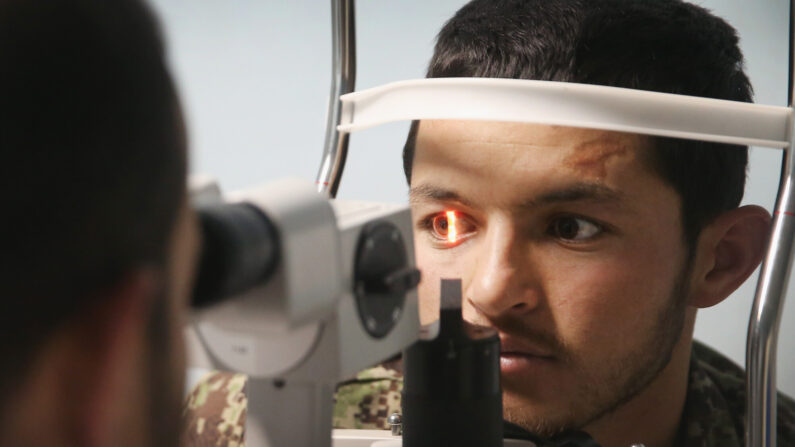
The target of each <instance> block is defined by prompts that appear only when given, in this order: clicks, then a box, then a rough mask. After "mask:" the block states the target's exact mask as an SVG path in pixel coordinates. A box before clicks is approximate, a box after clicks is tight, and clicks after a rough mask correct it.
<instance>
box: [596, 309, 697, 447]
mask: <svg viewBox="0 0 795 447" xmlns="http://www.w3.org/2000/svg"><path fill="white" fill-rule="evenodd" d="M694 322H695V313H693V315H692V316H691V315H688V318H687V322H686V323H685V327H684V329H683V330H682V335H681V337H680V339H679V341H678V342H677V343H676V346H675V347H674V350H673V352H672V354H671V361H670V362H669V363H668V365H666V367H665V368H663V370H662V371H660V374H658V375H657V377H656V378H655V379H654V380H652V382H651V383H649V385H648V386H647V387H646V388H645V389H643V390H642V391H641V392H640V393H638V394H637V395H636V396H635V397H633V398H632V399H631V400H630V401H628V402H627V403H625V404H623V405H622V406H621V407H619V408H617V409H616V410H615V411H613V412H611V413H610V414H607V415H605V416H603V417H601V418H599V419H598V420H596V421H594V422H592V423H590V424H588V425H587V426H586V427H584V429H585V431H587V432H588V433H589V434H591V436H593V437H594V438H595V439H596V440H597V441H598V442H599V445H600V446H602V447H630V446H631V445H632V444H638V443H640V444H644V445H645V446H646V447H674V446H675V443H676V436H677V434H678V432H679V425H680V422H681V418H682V412H683V410H684V406H685V400H686V398H687V387H688V374H689V371H690V350H691V344H692V341H693V325H694Z"/></svg>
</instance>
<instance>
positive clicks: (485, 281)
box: [464, 225, 541, 320]
mask: <svg viewBox="0 0 795 447" xmlns="http://www.w3.org/2000/svg"><path fill="white" fill-rule="evenodd" d="M490 230H491V231H490V232H489V233H487V237H486V238H485V240H483V241H482V242H481V243H482V245H481V247H480V250H479V252H478V253H477V255H476V256H477V260H476V262H475V264H474V267H473V271H472V276H471V280H470V281H469V284H468V285H467V290H466V294H465V297H464V298H465V300H468V301H469V303H470V304H471V306H472V307H474V310H475V311H476V312H477V313H479V314H481V317H485V318H486V319H488V320H493V319H497V318H500V317H503V316H507V315H509V314H513V315H515V316H518V315H522V314H525V313H528V312H531V311H532V310H533V309H535V308H536V307H537V306H538V303H539V299H540V293H541V292H540V289H539V282H538V281H537V272H536V271H535V268H534V266H533V263H532V262H531V259H530V253H529V248H528V246H527V243H526V242H525V241H523V240H522V238H521V237H519V236H518V235H517V231H516V230H515V229H514V228H512V227H511V226H510V225H503V226H501V227H497V228H494V227H492V228H491V229H490Z"/></svg>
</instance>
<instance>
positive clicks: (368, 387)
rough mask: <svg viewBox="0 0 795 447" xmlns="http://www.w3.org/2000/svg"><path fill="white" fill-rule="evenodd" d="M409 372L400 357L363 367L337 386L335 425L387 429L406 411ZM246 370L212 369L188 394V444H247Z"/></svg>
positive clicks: (233, 446) (185, 437)
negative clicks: (404, 401) (404, 394)
mask: <svg viewBox="0 0 795 447" xmlns="http://www.w3.org/2000/svg"><path fill="white" fill-rule="evenodd" d="M402 389H403V377H402V374H401V372H400V364H399V362H392V363H384V364H382V365H379V366H377V367H375V368H371V369H368V370H365V371H362V372H360V373H359V374H357V375H356V377H354V378H352V379H350V380H347V381H345V382H342V383H340V384H339V385H338V386H337V392H336V395H335V398H334V400H335V404H334V422H333V424H334V428H349V429H350V428H353V429H385V430H388V429H389V428H390V427H389V424H388V423H387V418H388V417H389V415H390V414H392V413H393V412H399V411H400V392H401V391H402ZM246 403H247V398H246V376H245V375H243V374H234V373H227V372H212V373H209V374H207V375H206V376H204V377H203V378H202V379H201V380H200V381H199V382H198V384H197V385H196V386H195V387H194V388H193V390H192V391H191V392H190V394H189V395H188V397H187V400H186V402H185V407H184V409H183V427H184V428H183V430H184V433H183V441H184V442H183V445H184V446H185V447H210V446H212V447H245V426H246Z"/></svg>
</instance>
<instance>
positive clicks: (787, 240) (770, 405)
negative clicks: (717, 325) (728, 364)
mask: <svg viewBox="0 0 795 447" xmlns="http://www.w3.org/2000/svg"><path fill="white" fill-rule="evenodd" d="M793 6H795V0H790V20H789V51H790V54H789V82H788V83H789V85H788V87H789V89H788V105H789V107H790V109H792V108H793V99H794V98H795V91H793V88H794V87H795V86H794V85H793V77H795V72H793V64H795V62H794V61H795V30H793V24H795V9H793ZM793 125H795V123H793V118H792V116H790V124H789V133H790V137H789V141H790V144H789V147H787V148H785V149H784V151H783V156H782V160H781V182H780V184H779V192H778V197H777V199H776V208H775V212H774V216H773V228H772V231H771V234H770V239H769V241H768V249H767V250H768V251H767V255H766V257H765V260H764V263H763V264H762V273H761V274H760V276H759V283H758V284H757V288H756V295H755V297H754V305H753V309H752V311H751V320H750V322H749V324H748V342H747V346H746V354H745V355H746V358H745V363H746V365H745V366H746V371H747V372H746V394H747V395H746V412H747V413H746V427H747V428H746V435H745V445H746V447H776V427H777V422H778V418H777V415H776V405H777V395H776V352H777V348H778V329H779V326H780V322H781V313H782V311H783V308H784V300H785V298H786V293H787V284H788V283H789V277H790V270H791V268H792V258H793V252H792V249H793V242H795V197H793V186H794V185H793V181H794V180H795V163H793V159H792V151H793V145H795V129H793Z"/></svg>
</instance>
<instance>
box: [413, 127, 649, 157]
mask: <svg viewBox="0 0 795 447" xmlns="http://www.w3.org/2000/svg"><path fill="white" fill-rule="evenodd" d="M647 141H648V137H644V136H642V135H637V134H630V133H623V132H613V131H608V130H599V129H585V128H577V127H567V126H552V125H546V124H532V123H513V122H504V121H460V120H424V121H421V122H420V124H419V129H418V133H417V142H418V144H420V145H428V144H430V145H448V144H457V143H458V144H460V143H492V144H503V145H512V146H513V145H527V146H537V147H555V146H560V147H563V146H565V147H569V148H572V149H576V150H586V151H591V150H593V149H594V148H596V147H600V146H617V145H621V146H627V145H637V146H639V147H642V146H644V145H645V144H646V143H647Z"/></svg>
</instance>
